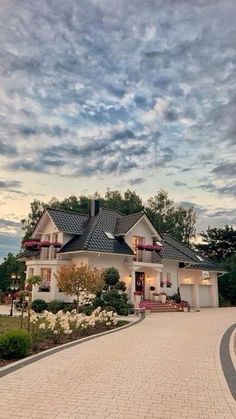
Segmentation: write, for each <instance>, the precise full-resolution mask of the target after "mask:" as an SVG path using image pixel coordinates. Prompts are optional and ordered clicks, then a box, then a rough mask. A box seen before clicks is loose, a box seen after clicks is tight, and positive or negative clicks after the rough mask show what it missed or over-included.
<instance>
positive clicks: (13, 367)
mask: <svg viewBox="0 0 236 419" xmlns="http://www.w3.org/2000/svg"><path fill="white" fill-rule="evenodd" d="M144 319H145V317H143V316H141V317H139V318H138V319H137V320H135V321H131V322H130V323H129V324H125V325H124V326H121V327H118V328H116V329H112V330H107V331H106V332H101V333H97V334H95V335H92V336H88V337H85V338H82V339H77V340H74V341H72V342H69V343H65V344H63V345H59V346H57V347H55V348H51V349H47V350H46V351H43V352H40V353H38V354H35V355H31V356H28V357H27V358H24V359H22V360H20V361H16V362H13V363H12V364H10V365H7V366H5V367H2V368H0V378H2V377H4V376H5V375H8V374H11V373H12V372H14V371H17V370H19V369H20V368H23V367H26V366H27V365H30V364H33V363H34V362H37V361H39V360H41V359H43V358H46V357H48V356H50V355H53V354H55V353H57V352H60V351H63V350H65V349H67V348H71V347H73V346H76V345H80V344H82V343H85V342H88V341H90V340H93V339H96V338H99V337H103V336H105V335H109V334H111V333H116V332H120V331H121V330H124V329H127V328H128V327H131V326H135V325H136V324H138V323H140V322H141V321H143V320H144Z"/></svg>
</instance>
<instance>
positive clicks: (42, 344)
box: [0, 316, 129, 368]
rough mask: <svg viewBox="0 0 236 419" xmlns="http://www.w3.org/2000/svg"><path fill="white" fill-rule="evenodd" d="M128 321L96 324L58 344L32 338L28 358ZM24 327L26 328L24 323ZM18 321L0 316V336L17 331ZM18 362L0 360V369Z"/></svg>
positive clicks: (62, 339)
mask: <svg viewBox="0 0 236 419" xmlns="http://www.w3.org/2000/svg"><path fill="white" fill-rule="evenodd" d="M128 323H129V321H126V320H118V322H117V324H116V325H113V326H110V327H107V326H104V325H102V324H97V325H96V326H95V327H93V328H91V329H88V330H85V331H83V332H81V331H80V332H79V331H76V332H74V333H72V334H70V335H64V336H63V337H61V338H60V341H59V342H55V341H54V340H53V339H52V338H45V337H43V336H41V338H40V336H34V337H33V339H34V340H33V347H32V349H31V350H30V352H29V354H28V356H31V355H36V354H37V353H40V352H43V351H46V350H48V349H51V348H55V347H57V346H61V345H64V344H65V343H69V342H73V341H75V340H79V339H83V338H85V337H89V336H93V335H96V334H98V333H102V332H107V331H108V330H114V329H117V328H119V327H122V326H125V325H126V324H128ZM24 326H25V327H26V321H25V324H24ZM19 327H20V319H19V318H18V317H8V316H0V334H1V333H4V332H5V331H8V330H13V329H14V330H15V329H19ZM15 361H19V359H2V358H0V368H1V367H4V366H6V365H8V364H11V363H12V362H15Z"/></svg>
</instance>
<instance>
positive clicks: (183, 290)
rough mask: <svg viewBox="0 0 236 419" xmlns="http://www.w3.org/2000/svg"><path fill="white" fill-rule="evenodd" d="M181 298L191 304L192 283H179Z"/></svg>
mask: <svg viewBox="0 0 236 419" xmlns="http://www.w3.org/2000/svg"><path fill="white" fill-rule="evenodd" d="M180 295H181V300H184V301H188V303H189V304H190V305H191V306H192V305H193V286H192V285H180Z"/></svg>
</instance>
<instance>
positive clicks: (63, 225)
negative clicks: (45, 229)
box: [46, 208, 90, 234]
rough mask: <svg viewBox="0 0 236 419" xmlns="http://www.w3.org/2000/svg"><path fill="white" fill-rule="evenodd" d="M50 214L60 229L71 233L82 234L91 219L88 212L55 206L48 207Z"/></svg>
mask: <svg viewBox="0 0 236 419" xmlns="http://www.w3.org/2000/svg"><path fill="white" fill-rule="evenodd" d="M46 211H47V212H48V214H49V216H50V217H51V219H52V221H53V222H54V224H55V225H56V227H57V228H58V230H59V231H63V232H64V233H70V234H82V233H83V232H84V229H85V227H86V225H87V224H88V221H89V219H90V217H89V215H88V214H81V213H79V212H75V211H65V210H61V209H55V208H46Z"/></svg>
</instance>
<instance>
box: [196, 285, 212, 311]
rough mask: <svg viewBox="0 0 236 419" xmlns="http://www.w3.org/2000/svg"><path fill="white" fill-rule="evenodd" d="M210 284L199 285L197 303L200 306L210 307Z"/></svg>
mask: <svg viewBox="0 0 236 419" xmlns="http://www.w3.org/2000/svg"><path fill="white" fill-rule="evenodd" d="M210 288H211V287H210V286H209V285H199V305H200V307H210V305H211V299H210Z"/></svg>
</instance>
